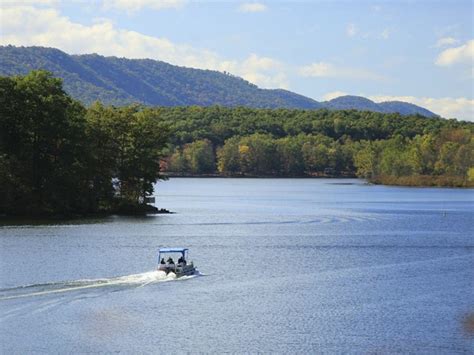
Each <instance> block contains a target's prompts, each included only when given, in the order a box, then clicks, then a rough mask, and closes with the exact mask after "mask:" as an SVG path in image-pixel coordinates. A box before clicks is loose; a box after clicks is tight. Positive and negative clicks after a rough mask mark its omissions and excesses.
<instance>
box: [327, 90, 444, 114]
mask: <svg viewBox="0 0 474 355" xmlns="http://www.w3.org/2000/svg"><path fill="white" fill-rule="evenodd" d="M322 104H323V106H325V107H327V108H330V109H335V110H350V109H354V110H360V111H375V112H382V113H393V112H398V113H400V114H401V115H415V114H418V115H422V116H426V117H436V116H437V115H436V114H435V113H433V112H431V111H429V110H427V109H425V108H423V107H420V106H417V105H413V104H409V103H408V102H402V101H385V102H380V103H375V102H373V101H372V100H369V99H367V98H365V97H361V96H351V95H346V96H340V97H337V98H335V99H332V100H330V101H325V102H322Z"/></svg>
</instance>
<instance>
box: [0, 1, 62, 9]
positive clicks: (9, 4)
mask: <svg viewBox="0 0 474 355" xmlns="http://www.w3.org/2000/svg"><path fill="white" fill-rule="evenodd" d="M59 2H60V0H2V1H1V3H0V7H2V8H5V7H17V6H20V5H34V6H53V5H57V4H59Z"/></svg>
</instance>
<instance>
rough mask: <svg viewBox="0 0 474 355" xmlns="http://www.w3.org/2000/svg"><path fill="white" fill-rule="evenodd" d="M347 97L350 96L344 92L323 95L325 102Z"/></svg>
mask: <svg viewBox="0 0 474 355" xmlns="http://www.w3.org/2000/svg"><path fill="white" fill-rule="evenodd" d="M346 95H348V94H347V93H346V92H344V91H332V92H328V93H327V94H325V95H323V96H322V98H323V100H324V101H329V100H332V99H335V98H336V97H339V96H346Z"/></svg>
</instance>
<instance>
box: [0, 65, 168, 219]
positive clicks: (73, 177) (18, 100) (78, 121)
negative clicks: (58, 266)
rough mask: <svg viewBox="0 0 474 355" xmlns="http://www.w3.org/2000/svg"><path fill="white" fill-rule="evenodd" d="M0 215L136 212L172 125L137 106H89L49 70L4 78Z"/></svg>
mask: <svg viewBox="0 0 474 355" xmlns="http://www.w3.org/2000/svg"><path fill="white" fill-rule="evenodd" d="M0 110H1V111H0V196H1V198H0V214H9V215H71V214H81V215H82V214H88V213H91V214H95V213H100V212H104V213H110V212H134V211H140V209H141V208H145V209H146V207H145V206H146V205H145V204H143V202H144V200H145V198H146V197H147V196H148V195H150V194H151V193H152V192H153V185H154V183H155V182H156V181H157V180H158V179H160V178H161V177H162V176H161V174H160V160H161V159H162V157H163V153H164V151H163V149H164V148H165V146H166V144H167V143H168V140H169V136H170V130H169V127H168V125H167V124H165V123H163V122H162V121H161V120H160V119H159V117H158V116H157V113H156V112H155V111H153V110H150V109H146V108H142V107H139V106H133V105H132V106H127V107H120V108H115V107H104V106H103V105H101V104H100V103H96V104H94V105H92V106H91V107H89V108H88V109H86V108H85V107H83V106H82V105H81V104H80V103H79V102H77V101H74V100H73V99H71V97H69V95H67V94H66V93H65V92H64V90H63V88H62V82H61V80H60V79H57V78H54V77H52V75H51V74H50V73H48V72H45V71H32V72H30V73H29V74H28V75H26V76H17V77H0Z"/></svg>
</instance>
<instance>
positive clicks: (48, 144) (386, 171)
mask: <svg viewBox="0 0 474 355" xmlns="http://www.w3.org/2000/svg"><path fill="white" fill-rule="evenodd" d="M0 110H1V112H0V214H7V215H71V214H79V215H84V214H96V213H117V212H123V213H129V212H137V211H138V212H139V211H146V207H145V206H146V205H145V204H144V202H145V201H146V197H147V196H149V195H151V194H152V193H153V184H154V183H155V182H156V181H157V180H159V179H161V178H163V177H164V176H163V173H164V172H166V174H169V175H183V176H208V175H219V176H275V177H284V176H287V177H303V176H359V177H364V178H368V179H369V181H372V182H375V183H382V184H399V185H410V186H458V187H472V186H474V168H473V166H474V163H473V154H474V153H473V152H474V139H473V137H474V136H473V131H474V124H473V123H471V122H461V121H457V120H453V119H451V120H446V119H442V118H427V117H423V116H419V115H413V116H402V115H399V114H383V113H376V112H368V111H354V110H346V111H329V110H326V109H323V110H293V109H252V108H244V107H236V108H224V107H219V106H212V107H195V106H191V107H168V108H166V107H155V108H150V107H143V106H139V105H129V106H124V107H112V106H107V107H106V106H103V105H102V104H100V103H95V104H93V105H91V106H90V107H89V108H85V107H84V106H83V105H82V104H80V103H79V102H78V101H75V100H73V99H72V98H71V97H70V96H69V95H67V94H66V93H65V92H64V90H63V88H62V83H61V80H60V79H57V78H54V77H53V76H52V75H51V74H50V73H48V72H45V71H32V72H30V73H29V74H28V75H26V76H17V77H0Z"/></svg>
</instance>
